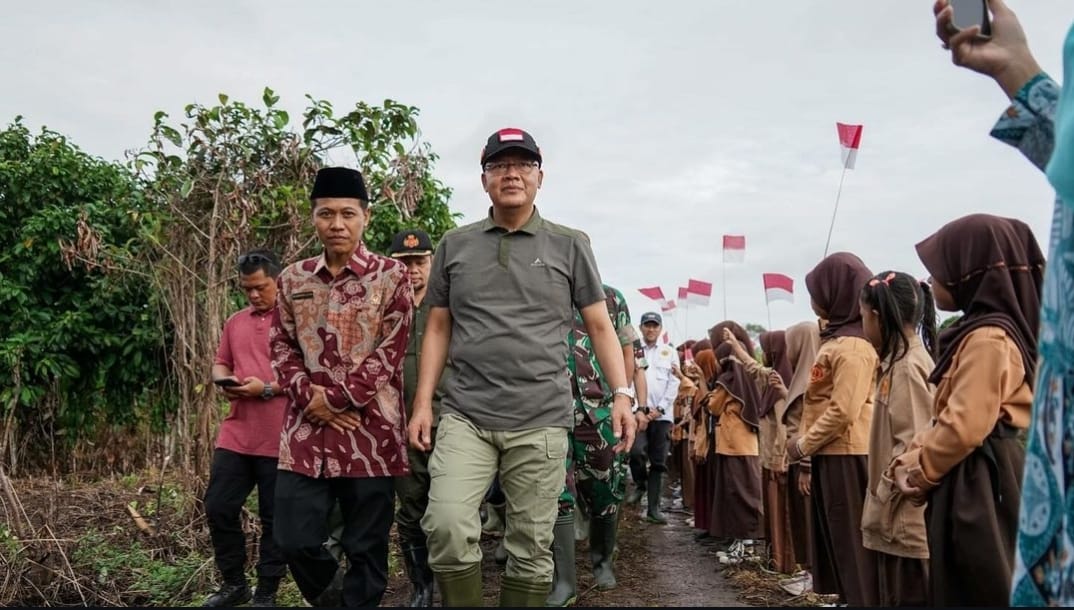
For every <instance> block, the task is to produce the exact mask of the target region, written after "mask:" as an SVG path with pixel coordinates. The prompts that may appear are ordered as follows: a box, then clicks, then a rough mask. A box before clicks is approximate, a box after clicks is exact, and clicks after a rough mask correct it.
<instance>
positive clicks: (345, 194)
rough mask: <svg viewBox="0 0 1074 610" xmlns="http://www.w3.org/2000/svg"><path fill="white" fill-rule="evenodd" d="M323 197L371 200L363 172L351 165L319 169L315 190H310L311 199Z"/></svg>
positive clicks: (314, 182)
mask: <svg viewBox="0 0 1074 610" xmlns="http://www.w3.org/2000/svg"><path fill="white" fill-rule="evenodd" d="M321 197H339V198H342V199H361V200H362V201H364V202H368V201H369V193H368V192H366V190H365V180H363V179H362V172H359V171H358V170H356V169H351V168H349V167H324V168H321V169H320V170H318V171H317V179H316V180H314V181H313V190H311V191H310V200H316V199H320V198H321Z"/></svg>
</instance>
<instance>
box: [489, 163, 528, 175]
mask: <svg viewBox="0 0 1074 610" xmlns="http://www.w3.org/2000/svg"><path fill="white" fill-rule="evenodd" d="M540 166H541V164H540V162H538V161H491V162H489V163H486V164H485V173H487V174H491V175H493V176H502V175H504V174H506V173H507V172H508V171H510V170H512V169H517V170H518V173H519V174H522V175H523V176H526V175H529V174H532V173H533V170H535V169H537V168H538V167H540Z"/></svg>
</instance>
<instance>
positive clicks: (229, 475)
mask: <svg viewBox="0 0 1074 610" xmlns="http://www.w3.org/2000/svg"><path fill="white" fill-rule="evenodd" d="M276 472H277V470H276V458H269V457H260V456H256V455H243V454H241V453H235V452H234V451H228V450H227V449H217V450H216V451H214V452H213V465H212V470H211V472H210V473H209V487H208V489H206V490H205V517H206V519H207V520H208V522H209V536H210V537H211V538H212V541H213V553H214V556H215V558H216V567H217V569H218V570H220V575H221V576H222V577H223V579H224V581H225V582H229V583H237V582H243V581H244V580H245V578H246V535H245V534H244V533H243V531H242V521H241V519H240V516H241V515H242V507H243V505H244V504H245V503H246V497H247V496H249V495H250V492H251V491H253V489H254V486H255V485H256V486H257V513H258V516H259V517H260V518H261V544H260V553H259V557H258V560H257V575H258V577H259V578H269V579H280V578H283V575H284V574H286V573H287V563H286V561H284V558H283V554H282V553H281V552H280V550H279V548H277V546H276V541H275V539H274V537H273V533H272V529H273V513H274V512H275V511H274V508H275V502H276Z"/></svg>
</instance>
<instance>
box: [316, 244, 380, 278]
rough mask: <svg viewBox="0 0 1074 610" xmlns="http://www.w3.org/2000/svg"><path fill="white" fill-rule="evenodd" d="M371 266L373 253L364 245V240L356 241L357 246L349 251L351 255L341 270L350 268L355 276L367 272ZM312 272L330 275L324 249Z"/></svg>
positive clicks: (323, 275)
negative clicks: (352, 250)
mask: <svg viewBox="0 0 1074 610" xmlns="http://www.w3.org/2000/svg"><path fill="white" fill-rule="evenodd" d="M372 266H373V253H372V252H370V251H369V249H368V248H366V247H365V242H364V241H360V242H358V247H357V248H355V249H354V252H352V253H351V257H350V258H349V259H347V264H346V265H344V266H343V269H342V270H341V271H347V270H350V272H351V273H352V274H354V275H355V276H358V277H361V276H363V275H365V274H366V273H368V272H369V270H370V268H371V267H372ZM313 272H314V273H315V274H317V275H320V276H321V277H325V276H330V275H331V274H330V273H329V272H328V260H327V259H326V258H325V256H324V251H323V250H322V251H321V256H320V257H318V259H317V264H316V265H315V266H314V267H313Z"/></svg>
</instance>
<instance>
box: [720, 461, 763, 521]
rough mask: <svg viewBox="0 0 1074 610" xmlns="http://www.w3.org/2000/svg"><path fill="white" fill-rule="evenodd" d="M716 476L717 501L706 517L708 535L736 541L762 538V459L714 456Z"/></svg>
mask: <svg viewBox="0 0 1074 610" xmlns="http://www.w3.org/2000/svg"><path fill="white" fill-rule="evenodd" d="M715 475H716V479H715V492H716V500H715V502H714V503H713V505H712V514H711V515H710V517H709V534H710V535H711V536H713V537H714V538H734V539H736V540H745V539H757V538H762V537H763V536H764V523H763V518H762V517H763V515H762V510H763V509H762V508H761V458H759V457H757V456H756V455H717V456H716V468H715Z"/></svg>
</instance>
